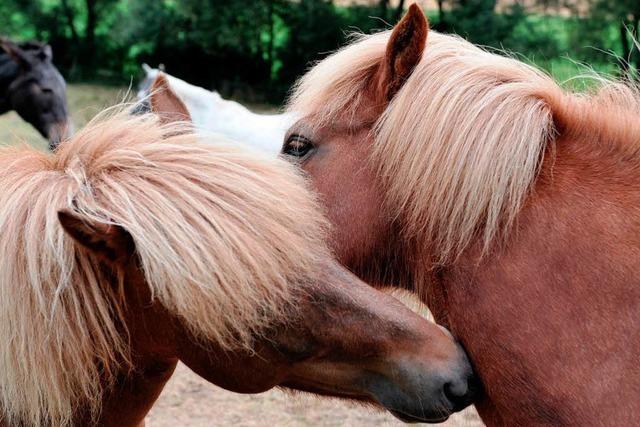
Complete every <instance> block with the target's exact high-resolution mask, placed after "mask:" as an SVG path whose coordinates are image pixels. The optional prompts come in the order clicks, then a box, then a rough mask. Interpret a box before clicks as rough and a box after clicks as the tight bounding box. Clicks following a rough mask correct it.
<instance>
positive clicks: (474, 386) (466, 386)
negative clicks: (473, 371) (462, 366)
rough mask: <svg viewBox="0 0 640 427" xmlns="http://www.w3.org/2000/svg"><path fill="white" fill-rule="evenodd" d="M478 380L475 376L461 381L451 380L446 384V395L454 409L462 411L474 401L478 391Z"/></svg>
mask: <svg viewBox="0 0 640 427" xmlns="http://www.w3.org/2000/svg"><path fill="white" fill-rule="evenodd" d="M478 389H479V387H478V382H477V380H476V379H475V377H473V376H472V377H469V378H467V379H464V380H460V381H451V382H448V383H446V384H445V385H444V395H445V397H446V398H447V399H448V400H449V401H450V402H451V404H452V405H453V411H454V412H457V411H461V410H462V409H464V408H466V407H467V406H469V405H471V404H472V403H473V400H474V399H475V397H476V395H477V392H478Z"/></svg>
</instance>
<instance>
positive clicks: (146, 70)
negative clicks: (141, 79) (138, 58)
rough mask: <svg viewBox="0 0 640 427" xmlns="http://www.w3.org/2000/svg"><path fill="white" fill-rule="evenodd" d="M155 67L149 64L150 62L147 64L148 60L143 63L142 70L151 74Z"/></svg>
mask: <svg viewBox="0 0 640 427" xmlns="http://www.w3.org/2000/svg"><path fill="white" fill-rule="evenodd" d="M152 70H153V69H152V68H151V67H150V66H149V64H147V63H146V62H143V63H142V71H144V73H145V74H146V75H147V76H148V75H149V74H151V71H152Z"/></svg>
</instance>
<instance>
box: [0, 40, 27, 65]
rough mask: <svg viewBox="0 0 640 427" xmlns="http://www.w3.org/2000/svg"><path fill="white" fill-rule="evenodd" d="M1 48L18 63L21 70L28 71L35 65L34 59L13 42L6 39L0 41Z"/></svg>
mask: <svg viewBox="0 0 640 427" xmlns="http://www.w3.org/2000/svg"><path fill="white" fill-rule="evenodd" d="M0 46H1V47H2V49H4V51H5V52H7V54H9V56H10V57H11V58H12V59H13V60H14V61H15V62H17V63H18V65H19V66H20V68H22V69H24V70H28V69H29V68H31V66H32V65H33V63H32V58H30V57H29V55H28V54H27V53H26V52H25V51H24V50H22V49H21V48H20V46H18V45H17V44H15V43H14V42H12V41H11V40H9V39H6V38H2V39H0Z"/></svg>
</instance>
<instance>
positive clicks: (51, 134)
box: [46, 121, 73, 150]
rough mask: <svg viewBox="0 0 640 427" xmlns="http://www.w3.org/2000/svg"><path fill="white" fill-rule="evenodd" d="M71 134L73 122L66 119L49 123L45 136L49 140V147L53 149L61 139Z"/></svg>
mask: <svg viewBox="0 0 640 427" xmlns="http://www.w3.org/2000/svg"><path fill="white" fill-rule="evenodd" d="M71 136H73V123H71V121H66V122H60V123H55V124H53V125H51V126H50V127H49V130H48V132H47V135H46V138H47V139H48V140H49V148H50V149H51V150H55V149H56V148H57V147H58V145H60V143H61V142H62V141H64V140H65V139H67V138H69V137H71Z"/></svg>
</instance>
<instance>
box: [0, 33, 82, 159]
mask: <svg viewBox="0 0 640 427" xmlns="http://www.w3.org/2000/svg"><path fill="white" fill-rule="evenodd" d="M0 46H1V47H2V49H3V50H4V51H3V50H0V114H3V113H6V112H8V111H11V110H14V111H15V112H16V113H18V115H20V117H22V119H23V120H25V121H26V122H28V123H30V124H31V125H32V126H33V127H34V128H36V130H37V131H38V132H40V134H41V135H42V136H43V137H45V138H47V139H48V140H49V147H50V148H51V149H54V148H55V147H56V146H57V145H58V143H59V142H60V141H61V140H62V139H63V138H64V137H65V136H66V135H67V132H68V131H69V129H70V120H69V113H68V110H67V95H66V84H65V81H64V78H62V75H61V74H60V72H59V71H58V69H57V68H56V67H55V65H53V62H52V53H51V47H50V46H49V45H46V44H41V43H37V42H27V43H20V44H16V43H13V42H11V41H9V40H7V39H1V40H0Z"/></svg>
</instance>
